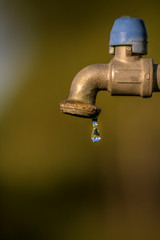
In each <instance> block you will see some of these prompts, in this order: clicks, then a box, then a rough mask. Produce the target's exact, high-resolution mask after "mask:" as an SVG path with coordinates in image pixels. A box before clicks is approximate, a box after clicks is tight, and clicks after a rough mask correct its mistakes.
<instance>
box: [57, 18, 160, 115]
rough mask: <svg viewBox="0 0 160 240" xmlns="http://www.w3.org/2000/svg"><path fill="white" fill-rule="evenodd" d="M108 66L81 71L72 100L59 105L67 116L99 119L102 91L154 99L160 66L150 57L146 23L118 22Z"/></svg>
mask: <svg viewBox="0 0 160 240" xmlns="http://www.w3.org/2000/svg"><path fill="white" fill-rule="evenodd" d="M109 45H110V47H109V53H110V54H112V55H114V57H113V58H112V60H111V61H110V63H109V64H94V65H90V66H87V67H85V68H84V69H82V70H81V71H80V72H79V73H78V74H77V75H76V76H75V78H74V79H73V82H72V85H71V88H70V93H69V97H68V99H67V100H64V101H62V102H61V103H60V109H61V111H62V112H63V113H65V114H70V115H74V116H78V117H84V118H92V119H96V118H97V117H98V115H99V113H100V111H101V109H100V108H99V107H98V106H96V105H95V102H96V95H97V93H98V91H100V90H108V91H109V92H110V94H111V95H131V96H141V97H151V96H152V92H157V91H160V65H158V64H154V63H153V60H152V59H151V58H143V57H142V56H143V55H145V54H147V46H148V34H147V30H146V28H145V24H144V22H143V20H141V19H137V18H130V17H122V18H119V19H116V21H115V23H114V25H113V28H112V31H111V35H110V44H109Z"/></svg>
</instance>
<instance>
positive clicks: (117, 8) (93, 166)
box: [0, 0, 160, 240]
mask: <svg viewBox="0 0 160 240" xmlns="http://www.w3.org/2000/svg"><path fill="white" fill-rule="evenodd" d="M159 8H160V3H159V1H155V0H152V1H138V0H135V1H126V0H121V1H116V0H115V1H101V0H100V1H89V0H77V1H70V0H69V1H64V0H59V1H58V0H53V1H49V0H46V1H27V0H21V1H20V0H19V1H18V0H15V1H8V2H7V1H6V2H5V1H1V2H0V72H1V77H0V193H1V198H0V199H1V200H0V202H1V214H0V215H1V225H2V228H1V229H2V230H1V239H2V240H14V239H16V240H19V239H23V240H25V239H27V240H28V239H34V240H36V239H40V240H41V239H42V240H43V239H44V240H51V239H52V240H53V239H54V240H63V239H64V240H72V239H73V240H82V239H83V240H106V239H110V240H111V239H112V240H117V239H123V240H124V239H126V240H128V239H129V240H132V239H133V240H139V239H141V240H143V239H145V240H146V239H154V240H157V239H160V228H159V226H160V194H159V190H160V147H159V142H160V124H159V122H160V111H159V103H160V94H159V93H154V94H153V97H152V98H150V99H141V98H139V97H111V96H110V95H109V93H108V92H100V93H99V94H98V97H97V105H98V106H100V107H101V109H102V112H101V114H100V117H99V130H100V133H101V137H102V140H101V141H100V142H98V143H95V144H94V143H92V142H91V139H90V134H91V131H92V123H91V121H90V120H86V119H80V118H74V117H71V116H67V115H63V114H61V113H60V110H59V102H60V101H61V100H63V99H66V98H67V97H68V93H69V88H70V84H71V82H72V79H73V78H74V76H75V75H76V73H77V72H78V71H80V70H81V69H82V68H83V67H85V66H87V65H90V64H94V63H108V62H109V61H110V59H111V56H110V55H109V54H108V43H109V34H110V31H111V28H112V25H113V23H114V21H115V19H116V18H118V17H120V16H132V17H138V18H142V19H143V20H144V21H145V24H146V27H147V30H148V34H149V49H148V52H149V53H148V55H147V57H151V58H153V59H154V62H155V63H160V51H159V49H160V32H159V25H160V14H159Z"/></svg>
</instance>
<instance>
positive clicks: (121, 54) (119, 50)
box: [114, 45, 142, 62]
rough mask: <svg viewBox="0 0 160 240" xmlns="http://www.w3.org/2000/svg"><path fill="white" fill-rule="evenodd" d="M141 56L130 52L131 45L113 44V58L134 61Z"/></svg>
mask: <svg viewBox="0 0 160 240" xmlns="http://www.w3.org/2000/svg"><path fill="white" fill-rule="evenodd" d="M141 57H142V55H141V54H139V53H132V46H129V45H128V46H115V57H114V58H115V59H116V60H118V61H122V62H134V61H136V60H139V59H140V58H141Z"/></svg>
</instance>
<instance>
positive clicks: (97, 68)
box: [60, 64, 110, 118]
mask: <svg viewBox="0 0 160 240" xmlns="http://www.w3.org/2000/svg"><path fill="white" fill-rule="evenodd" d="M109 75H110V73H109V66H108V64H94V65H90V66H88V67H85V68H84V69H82V70H81V71H80V72H79V73H78V74H77V75H76V76H75V78H74V79H73V82H72V85H71V88H70V94H69V98H68V99H67V100H64V101H62V102H61V103H60V109H61V111H62V112H63V113H66V114H70V115H75V116H79V117H85V118H96V117H97V116H98V115H99V113H100V111H101V109H100V108H99V107H98V106H96V105H95V102H96V95H97V93H98V91H100V90H107V87H108V82H109V79H110V77H109Z"/></svg>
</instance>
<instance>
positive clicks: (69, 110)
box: [60, 100, 101, 119]
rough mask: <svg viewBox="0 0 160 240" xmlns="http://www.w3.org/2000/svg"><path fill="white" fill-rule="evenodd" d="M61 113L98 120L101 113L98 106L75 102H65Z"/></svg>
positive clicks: (61, 107)
mask: <svg viewBox="0 0 160 240" xmlns="http://www.w3.org/2000/svg"><path fill="white" fill-rule="evenodd" d="M60 110H61V112H63V113H65V114H69V115H73V116H76V117H83V118H92V119H93V118H97V117H98V115H99V114H100V112H101V109H100V108H99V107H98V106H95V105H91V104H88V103H82V102H77V101H74V100H64V101H62V102H61V103H60Z"/></svg>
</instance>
